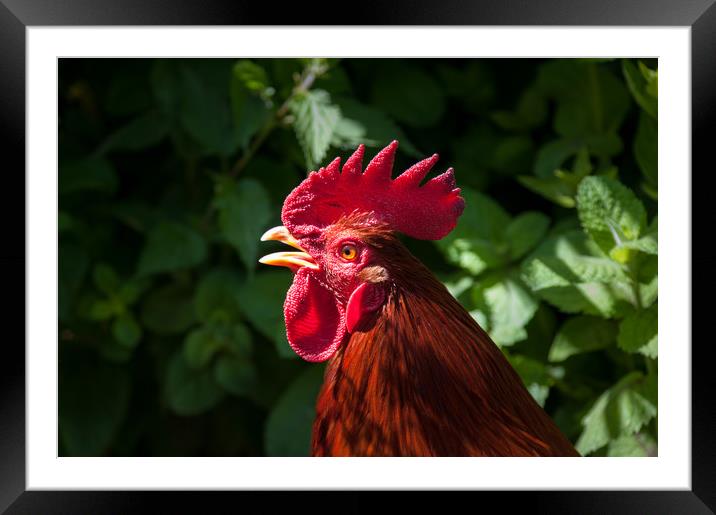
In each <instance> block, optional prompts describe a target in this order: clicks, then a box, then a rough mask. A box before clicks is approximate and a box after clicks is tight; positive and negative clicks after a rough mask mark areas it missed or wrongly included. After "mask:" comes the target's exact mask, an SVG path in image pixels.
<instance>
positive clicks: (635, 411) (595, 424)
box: [576, 372, 656, 455]
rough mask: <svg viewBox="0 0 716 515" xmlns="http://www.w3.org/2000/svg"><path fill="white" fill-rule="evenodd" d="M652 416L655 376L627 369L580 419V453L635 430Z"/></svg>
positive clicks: (653, 411) (578, 444)
mask: <svg viewBox="0 0 716 515" xmlns="http://www.w3.org/2000/svg"><path fill="white" fill-rule="evenodd" d="M655 416H656V378H655V377H652V376H644V375H643V374H642V373H641V372H631V373H629V374H627V375H626V376H624V377H623V378H622V379H621V380H620V381H619V382H618V383H617V384H616V385H614V386H612V387H611V388H609V389H608V390H607V391H605V392H604V393H603V394H602V395H601V396H600V397H599V398H598V399H597V401H596V402H595V403H594V405H593V406H592V407H591V409H590V410H589V412H588V413H587V414H586V415H585V417H584V418H583V419H582V426H583V427H584V431H583V432H582V434H581V435H580V437H579V440H577V444H576V447H577V450H578V451H579V452H580V453H581V454H582V455H587V454H591V453H593V452H594V451H596V450H598V449H600V448H602V447H604V446H605V445H606V444H608V443H609V442H610V441H611V440H616V439H617V438H619V437H621V436H629V435H632V434H634V433H636V432H637V431H639V430H640V429H641V428H642V427H643V426H644V425H645V424H647V423H648V422H649V421H650V420H651V419H652V418H654V417H655Z"/></svg>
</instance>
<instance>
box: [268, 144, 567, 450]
mask: <svg viewBox="0 0 716 515" xmlns="http://www.w3.org/2000/svg"><path fill="white" fill-rule="evenodd" d="M397 147H398V142H397V141H393V142H392V143H391V144H390V145H388V146H387V147H386V148H384V149H383V150H381V151H380V152H379V153H378V154H377V155H376V156H375V157H374V158H373V159H372V160H371V162H370V163H369V164H368V166H367V167H366V169H365V171H364V172H363V171H362V161H363V154H364V152H365V147H364V146H363V145H361V146H359V147H358V149H357V150H356V151H355V153H354V154H353V155H352V156H351V157H350V158H349V159H348V160H347V161H346V163H345V165H344V166H343V168H342V169H341V168H340V158H336V159H335V160H334V161H332V162H331V163H330V164H329V165H328V166H326V167H325V168H321V169H320V170H318V171H317V172H311V173H310V174H309V175H308V177H307V178H306V179H305V180H304V181H303V182H302V183H301V184H300V185H299V186H298V187H297V188H296V189H294V190H293V191H292V192H291V193H290V194H289V195H288V197H287V198H286V200H285V202H284V205H283V210H282V213H281V220H282V222H283V224H284V225H283V226H280V227H275V228H273V229H269V230H268V231H267V232H266V233H265V234H264V235H263V236H262V238H261V239H262V240H263V241H266V240H277V241H281V242H283V243H286V244H288V245H290V246H292V247H294V248H295V249H296V251H292V252H275V253H273V254H269V255H267V256H264V257H263V258H261V259H260V262H262V263H264V264H268V265H279V266H286V267H288V268H289V269H291V270H292V271H293V273H294V279H293V284H292V285H291V287H290V288H289V290H288V293H287V296H286V301H285V304H284V317H285V321H286V334H287V337H288V342H289V344H290V346H291V348H292V349H293V350H294V351H295V352H296V353H297V354H298V355H299V356H300V357H301V358H303V359H304V360H307V361H310V362H322V361H328V363H327V366H326V371H325V376H324V383H323V385H322V387H321V390H320V392H319V394H318V399H317V402H316V418H315V421H314V424H313V432H312V442H311V452H312V454H313V455H314V456H578V453H577V452H576V451H575V449H574V447H573V446H572V444H571V443H570V442H569V440H568V439H567V438H566V437H565V436H564V435H563V434H562V433H561V432H560V430H559V429H558V428H557V426H556V425H555V424H554V422H553V421H552V420H551V419H550V418H549V417H548V416H547V414H546V413H545V412H544V411H543V410H542V408H541V407H540V406H539V405H538V404H537V403H536V402H535V401H534V399H533V398H532V396H531V395H530V393H529V392H528V391H527V390H526V389H525V387H524V385H523V383H522V381H521V379H520V377H519V376H518V375H517V373H516V372H515V370H514V369H513V368H512V367H511V366H510V364H509V362H508V361H507V359H506V358H505V356H504V355H503V354H502V352H501V351H500V350H499V348H498V347H497V346H496V345H495V344H494V343H493V342H492V340H491V339H490V337H489V336H488V335H487V333H485V331H484V330H482V328H481V327H480V326H479V325H478V324H477V323H476V322H475V320H474V319H473V318H472V317H471V316H470V315H469V314H468V313H467V312H466V311H465V309H464V308H463V307H462V306H461V305H460V304H459V303H458V302H457V301H456V300H455V299H454V298H453V297H452V295H450V293H449V292H448V291H447V289H446V288H445V286H444V285H443V284H442V283H441V282H440V281H438V280H437V278H436V277H435V276H434V275H433V274H432V273H431V272H430V270H428V269H427V268H426V267H425V266H424V265H423V264H422V263H421V262H420V261H418V260H417V259H416V258H415V257H413V256H412V254H411V253H410V252H409V251H408V249H407V248H406V247H405V246H404V245H403V244H402V243H401V241H400V240H399V239H398V238H397V237H396V233H402V234H404V235H406V236H409V237H412V238H416V239H423V240H438V239H441V238H443V237H444V236H445V235H447V234H448V233H449V232H450V231H452V229H453V228H454V227H455V225H456V224H457V220H458V218H459V216H460V215H461V214H462V211H463V208H464V200H463V198H462V197H461V196H460V190H459V189H457V188H456V185H455V177H454V172H453V170H452V168H450V169H448V170H447V171H446V172H445V173H443V174H442V175H439V176H437V177H435V178H433V179H431V180H429V181H427V182H426V183H425V184H423V185H422V186H421V182H422V181H423V179H424V178H425V176H426V175H427V173H428V172H429V171H430V170H431V168H432V167H433V165H434V164H435V162H436V161H437V159H438V156H437V154H436V155H433V156H432V157H430V158H427V159H425V160H423V161H420V162H418V163H416V164H415V165H413V166H412V167H411V168H409V169H408V170H406V171H405V172H404V173H403V174H401V175H400V176H399V177H397V178H396V179H392V177H391V175H392V168H393V161H394V157H395V152H396V150H397Z"/></svg>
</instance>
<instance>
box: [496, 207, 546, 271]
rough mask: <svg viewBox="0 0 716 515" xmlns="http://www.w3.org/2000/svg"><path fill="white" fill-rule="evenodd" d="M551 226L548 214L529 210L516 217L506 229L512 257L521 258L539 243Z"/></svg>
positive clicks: (506, 237)
mask: <svg viewBox="0 0 716 515" xmlns="http://www.w3.org/2000/svg"><path fill="white" fill-rule="evenodd" d="M548 227H549V218H547V216H546V215H544V214H542V213H539V212H536V211H528V212H526V213H521V214H520V215H518V216H517V217H515V218H514V219H513V220H512V221H511V222H510V223H509V224H508V225H507V228H506V229H505V240H506V241H507V243H508V245H509V246H510V256H511V258H512V259H519V258H521V257H522V256H524V255H525V254H526V253H527V252H529V251H530V250H532V248H533V247H534V246H535V245H537V242H539V241H540V240H541V239H542V238H543V236H544V235H545V233H546V232H547V228H548Z"/></svg>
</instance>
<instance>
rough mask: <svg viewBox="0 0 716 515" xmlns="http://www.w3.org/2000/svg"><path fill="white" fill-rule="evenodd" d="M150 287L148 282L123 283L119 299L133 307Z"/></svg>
mask: <svg viewBox="0 0 716 515" xmlns="http://www.w3.org/2000/svg"><path fill="white" fill-rule="evenodd" d="M148 287H149V282H148V281H143V280H141V279H140V280H133V281H128V282H125V283H123V284H122V285H121V286H120V287H119V291H118V292H117V298H118V299H119V300H120V301H121V302H122V303H123V304H124V305H125V306H131V305H132V304H134V303H135V302H137V300H139V297H140V296H141V295H142V294H143V293H144V292H145V291H146V289H147V288H148Z"/></svg>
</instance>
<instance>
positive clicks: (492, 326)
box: [472, 273, 539, 346]
mask: <svg viewBox="0 0 716 515" xmlns="http://www.w3.org/2000/svg"><path fill="white" fill-rule="evenodd" d="M472 296H473V300H474V303H475V306H476V307H477V309H478V310H480V311H482V312H483V313H485V314H486V315H487V327H485V328H484V329H486V330H487V331H488V332H489V333H490V336H491V337H492V339H493V340H494V341H495V343H497V344H498V345H500V346H505V345H512V344H514V343H516V342H518V341H520V340H524V339H525V338H526V337H527V331H526V330H525V326H526V325H527V323H528V322H529V321H530V320H531V319H532V316H533V315H534V314H535V312H536V311H537V307H538V306H539V304H538V302H537V300H536V299H535V298H534V297H533V296H532V295H531V293H530V292H529V290H528V289H527V288H525V286H524V285H523V284H522V282H521V281H520V280H519V278H517V277H516V275H515V274H504V273H496V274H492V275H490V276H488V277H486V278H485V279H483V280H481V281H480V282H478V283H477V284H476V285H475V286H474V287H473V290H472Z"/></svg>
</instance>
